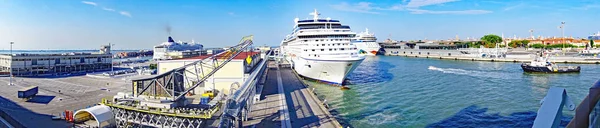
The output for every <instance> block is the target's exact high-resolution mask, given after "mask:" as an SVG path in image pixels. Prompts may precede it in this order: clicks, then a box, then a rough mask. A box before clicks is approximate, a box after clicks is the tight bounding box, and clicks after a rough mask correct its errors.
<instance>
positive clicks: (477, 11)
mask: <svg viewBox="0 0 600 128" xmlns="http://www.w3.org/2000/svg"><path fill="white" fill-rule="evenodd" d="M407 10H409V11H410V13H412V14H487V13H492V11H488V10H459V11H433V10H423V9H407Z"/></svg>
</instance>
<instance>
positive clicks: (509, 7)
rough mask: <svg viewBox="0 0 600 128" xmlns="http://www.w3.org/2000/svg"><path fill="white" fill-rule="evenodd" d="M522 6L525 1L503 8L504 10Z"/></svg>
mask: <svg viewBox="0 0 600 128" xmlns="http://www.w3.org/2000/svg"><path fill="white" fill-rule="evenodd" d="M523 6H525V3H520V4H516V5H512V6H508V7H505V8H504V11H510V10H513V9H516V8H521V7H523Z"/></svg>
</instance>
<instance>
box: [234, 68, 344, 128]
mask: <svg viewBox="0 0 600 128" xmlns="http://www.w3.org/2000/svg"><path fill="white" fill-rule="evenodd" d="M268 67H269V69H268V71H267V78H266V81H265V85H264V87H263V90H262V93H261V94H262V95H261V97H260V100H259V101H258V102H257V103H255V104H254V106H253V108H252V109H251V112H250V116H249V117H248V121H246V122H244V127H250V128H252V127H259V128H262V127H286V128H290V127H291V128H304V127H319V128H339V127H342V126H341V125H340V124H339V122H338V121H337V120H336V119H335V118H334V117H333V116H332V115H331V114H330V113H329V111H328V110H327V109H326V108H325V107H324V106H323V103H322V102H321V101H320V100H319V99H318V98H317V97H316V96H315V95H314V93H312V92H311V91H310V90H309V89H308V88H307V87H306V85H304V83H303V82H302V81H301V80H300V79H299V78H298V77H297V76H296V74H294V72H293V70H292V69H290V68H289V67H278V66H277V65H275V64H274V63H273V62H271V63H269V66H268Z"/></svg>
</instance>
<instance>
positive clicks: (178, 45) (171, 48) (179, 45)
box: [152, 36, 204, 60]
mask: <svg viewBox="0 0 600 128" xmlns="http://www.w3.org/2000/svg"><path fill="white" fill-rule="evenodd" d="M203 47H204V46H203V45H202V44H197V43H195V42H194V41H192V43H188V42H182V41H178V42H175V40H173V38H171V36H169V39H168V40H167V42H163V43H161V44H159V45H156V46H154V56H153V57H152V59H154V60H168V59H171V58H169V56H168V53H169V52H176V51H196V50H202V48H203Z"/></svg>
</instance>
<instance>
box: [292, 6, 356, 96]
mask: <svg viewBox="0 0 600 128" xmlns="http://www.w3.org/2000/svg"><path fill="white" fill-rule="evenodd" d="M310 15H313V19H307V20H300V19H298V18H296V19H295V20H294V22H295V25H294V28H293V31H292V33H291V34H289V35H287V36H286V38H285V39H284V40H283V41H282V42H281V52H282V53H283V55H284V56H285V59H286V60H287V61H289V62H290V64H291V67H292V69H293V70H295V71H296V72H297V73H298V74H299V75H300V76H303V77H307V78H310V79H315V80H320V81H324V82H327V83H331V84H342V83H343V81H344V79H345V78H346V76H347V75H348V74H350V73H351V72H352V71H354V69H356V67H357V66H358V65H359V64H360V63H361V62H362V61H363V60H364V59H365V57H364V55H359V54H358V50H357V48H356V46H355V45H353V44H352V43H351V41H352V39H354V37H355V36H356V33H354V32H352V31H351V30H350V26H347V25H342V24H341V23H340V21H339V20H332V19H331V18H326V19H322V18H319V15H320V14H319V13H318V12H317V10H316V9H315V11H314V12H312V13H311V14H310Z"/></svg>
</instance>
